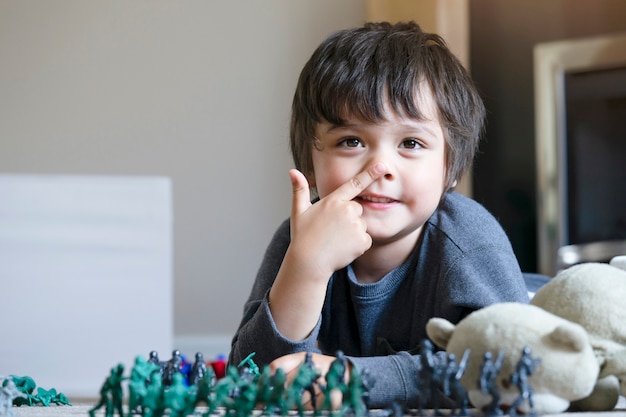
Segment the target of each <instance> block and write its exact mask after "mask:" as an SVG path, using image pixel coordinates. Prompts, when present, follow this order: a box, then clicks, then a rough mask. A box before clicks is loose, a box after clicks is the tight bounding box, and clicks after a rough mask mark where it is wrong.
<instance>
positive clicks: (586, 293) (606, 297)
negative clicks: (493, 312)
mask: <svg viewBox="0 0 626 417" xmlns="http://www.w3.org/2000/svg"><path fill="white" fill-rule="evenodd" d="M531 304H532V305H535V306H537V307H540V308H542V309H544V310H545V311H548V312H550V313H552V314H555V315H557V316H559V317H562V318H564V319H566V320H569V321H572V322H574V323H577V324H579V325H581V326H582V327H583V328H585V330H586V331H587V333H588V335H589V340H590V343H591V346H592V349H593V351H594V353H595V355H596V358H597V360H598V364H599V366H600V375H599V379H598V381H597V385H596V387H595V389H594V391H593V393H592V394H591V395H590V396H589V397H587V398H584V399H582V400H580V401H577V402H575V403H574V404H572V408H573V409H575V410H584V411H604V410H611V409H613V408H614V407H615V405H616V403H617V401H618V399H619V394H620V382H621V386H622V388H621V394H622V395H626V257H624V256H621V257H616V258H613V259H612V260H611V262H610V264H606V263H594V262H588V263H582V264H578V265H574V266H572V267H569V268H567V269H565V270H563V271H561V272H560V273H558V274H557V275H556V276H555V277H554V278H553V279H552V280H550V281H549V282H548V283H547V284H546V285H544V286H543V287H541V288H540V289H539V290H538V291H537V293H536V294H535V296H534V297H533V299H532V300H531Z"/></svg>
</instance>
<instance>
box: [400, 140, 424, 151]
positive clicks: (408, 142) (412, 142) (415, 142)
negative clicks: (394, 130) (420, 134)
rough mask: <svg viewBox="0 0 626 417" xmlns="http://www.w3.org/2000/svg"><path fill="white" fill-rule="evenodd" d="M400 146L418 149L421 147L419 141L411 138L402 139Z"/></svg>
mask: <svg viewBox="0 0 626 417" xmlns="http://www.w3.org/2000/svg"><path fill="white" fill-rule="evenodd" d="M401 146H402V147H403V148H405V149H418V148H421V147H422V145H421V144H420V143H419V141H418V140H417V139H413V138H410V139H405V140H403V141H402V145H401Z"/></svg>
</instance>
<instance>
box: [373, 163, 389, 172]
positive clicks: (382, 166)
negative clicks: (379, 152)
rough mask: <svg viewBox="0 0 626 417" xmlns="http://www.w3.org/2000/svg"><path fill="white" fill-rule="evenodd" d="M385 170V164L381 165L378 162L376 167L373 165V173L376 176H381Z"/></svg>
mask: <svg viewBox="0 0 626 417" xmlns="http://www.w3.org/2000/svg"><path fill="white" fill-rule="evenodd" d="M386 169H387V168H386V167H385V164H383V163H382V162H378V163H377V164H376V165H374V171H375V172H376V173H377V174H382V173H384V172H385V170H386Z"/></svg>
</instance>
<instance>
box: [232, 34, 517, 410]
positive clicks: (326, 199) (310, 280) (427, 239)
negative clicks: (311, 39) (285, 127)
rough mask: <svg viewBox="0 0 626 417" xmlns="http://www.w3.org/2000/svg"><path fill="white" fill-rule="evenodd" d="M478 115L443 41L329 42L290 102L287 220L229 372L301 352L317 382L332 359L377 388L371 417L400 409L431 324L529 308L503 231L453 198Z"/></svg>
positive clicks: (289, 361) (362, 38) (373, 37)
mask: <svg viewBox="0 0 626 417" xmlns="http://www.w3.org/2000/svg"><path fill="white" fill-rule="evenodd" d="M484 113H485V110H484V106H483V103H482V101H481V99H480V97H479V95H478V93H477V91H476V89H475V87H474V85H473V83H472V81H471V79H470V78H469V76H468V75H467V73H466V71H465V70H464V69H463V67H462V66H461V65H460V63H459V62H458V61H457V59H456V58H455V57H454V56H453V55H452V54H451V52H450V51H449V50H448V49H447V47H446V45H445V43H444V41H443V40H442V39H441V38H440V37H439V36H437V35H434V34H426V33H423V32H422V31H421V29H420V28H419V26H418V25H416V24H415V23H413V22H410V23H399V24H396V25H391V24H388V23H379V24H366V25H364V26H363V27H361V28H356V29H351V30H344V31H340V32H337V33H335V34H333V35H331V36H330V37H329V38H327V39H326V40H325V41H324V42H323V43H322V44H321V45H320V46H319V47H318V49H317V50H316V51H315V52H314V53H313V55H312V56H311V58H310V60H309V61H308V63H307V64H306V65H305V67H304V69H303V70H302V73H301V75H300V79H299V81H298V86H297V89H296V92H295V97H294V101H293V106H292V121H291V133H290V138H291V139H290V145H291V150H292V154H293V158H294V161H295V165H296V168H297V169H295V170H291V171H290V172H289V177H290V179H291V183H292V186H293V202H292V210H291V217H290V219H289V220H287V221H285V222H284V223H283V224H282V225H281V226H280V227H279V229H278V230H277V232H276V234H275V235H274V237H273V239H272V241H271V243H270V245H269V247H268V248H267V251H266V253H265V257H264V260H263V262H262V265H261V267H260V269H259V271H258V274H257V277H256V280H255V283H254V286H253V288H252V291H251V294H250V297H249V299H248V301H247V303H246V305H245V309H244V316H243V319H242V322H241V324H240V326H239V329H238V330H237V333H236V334H235V336H234V338H233V342H232V350H231V356H230V363H233V364H237V363H238V362H239V361H240V360H241V359H242V358H244V357H245V356H246V355H248V354H249V353H250V352H253V351H254V352H256V357H255V360H256V361H258V363H260V364H266V363H271V365H272V366H273V367H274V368H277V367H280V368H283V369H285V370H286V371H287V372H292V373H293V372H294V370H296V369H297V367H298V366H299V364H300V363H301V362H302V360H303V358H304V353H303V352H307V351H311V352H314V355H313V360H314V362H315V364H316V366H317V367H318V368H319V369H320V370H321V373H322V375H324V374H325V373H326V371H327V370H328V367H329V366H330V363H331V362H332V360H333V359H334V358H333V357H332V356H330V355H333V354H334V353H335V352H337V351H339V350H341V351H343V352H344V353H345V355H346V357H348V359H349V363H350V366H356V367H357V368H367V369H368V371H369V373H370V374H371V375H373V376H374V377H375V383H374V386H373V388H372V390H371V391H370V406H371V407H373V408H379V407H386V406H388V405H390V404H392V402H394V401H395V402H399V403H401V404H403V405H405V406H406V407H410V408H413V407H415V406H416V405H417V404H418V398H419V393H418V392H417V384H416V383H415V378H416V375H417V374H418V370H419V368H420V364H419V363H420V357H419V355H418V354H415V353H416V349H417V348H418V347H419V345H420V342H421V341H422V340H423V339H425V338H426V333H425V326H426V322H427V321H428V319H429V318H431V317H444V318H446V319H448V320H450V321H451V322H453V323H456V322H458V321H459V320H461V319H462V318H463V317H465V316H466V315H467V314H469V313H470V312H472V311H474V310H476V309H479V308H481V307H484V306H486V305H489V304H492V303H496V302H504V301H518V302H528V295H527V291H526V287H525V285H524V281H523V278H522V274H521V271H520V269H519V265H518V263H517V260H516V258H515V255H514V254H513V251H512V248H511V245H510V243H509V241H508V239H507V237H506V235H505V233H504V231H503V230H502V229H501V227H500V225H499V224H498V223H497V221H496V220H495V219H494V218H493V217H492V216H491V215H490V214H489V213H488V212H487V211H486V210H485V209H484V208H483V207H482V206H480V205H479V204H478V203H476V202H474V201H473V200H471V199H469V198H467V197H464V196H462V195H460V194H457V193H454V192H453V191H452V189H453V187H454V186H455V185H456V183H457V180H458V179H459V178H460V177H461V175H462V174H463V172H464V171H465V170H466V169H467V168H468V167H469V165H470V164H471V161H472V159H473V157H474V153H475V150H476V148H477V146H478V140H479V136H480V133H481V131H482V127H483V119H484ZM310 188H314V189H315V191H316V192H317V195H318V196H319V200H317V201H314V202H313V203H311V201H310V194H309V190H310ZM297 352H300V353H297Z"/></svg>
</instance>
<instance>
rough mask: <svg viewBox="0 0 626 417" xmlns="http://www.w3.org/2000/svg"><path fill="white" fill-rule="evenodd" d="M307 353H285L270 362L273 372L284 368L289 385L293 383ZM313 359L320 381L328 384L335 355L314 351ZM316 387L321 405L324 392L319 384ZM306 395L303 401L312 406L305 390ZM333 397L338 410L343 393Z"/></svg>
mask: <svg viewBox="0 0 626 417" xmlns="http://www.w3.org/2000/svg"><path fill="white" fill-rule="evenodd" d="M305 355H306V353H305V352H298V353H291V354H289V355H284V356H281V357H279V358H276V359H274V360H273V361H272V362H271V363H270V364H269V367H270V369H271V371H272V374H273V373H274V372H276V370H277V369H278V368H282V370H283V371H285V375H287V382H286V385H287V386H289V385H291V382H292V381H293V379H294V378H295V377H296V375H297V374H298V370H299V369H300V366H301V365H302V364H303V363H304V357H305ZM311 359H312V361H313V363H314V365H315V369H317V371H318V372H319V373H320V379H319V380H318V382H319V383H320V384H321V385H322V386H326V379H325V376H326V374H327V373H328V370H329V369H330V365H331V364H332V362H333V361H334V360H335V357H334V356H328V355H322V354H320V353H313V354H311ZM349 369H350V368H349V366H348V369H346V373H345V375H344V378H345V381H346V382H348V380H349V378H350V372H349ZM314 388H315V394H316V397H317V404H318V406H319V405H320V404H322V402H323V401H324V393H323V392H322V390H321V389H320V385H319V384H314ZM304 396H306V398H304V397H303V398H304V401H303V402H304V403H305V405H307V406H308V407H310V406H311V404H310V403H311V399H310V398H308V397H309V393H308V392H305V393H304ZM331 399H332V400H331V406H332V409H333V410H337V409H338V408H339V406H340V405H341V394H339V396H334V395H331Z"/></svg>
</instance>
